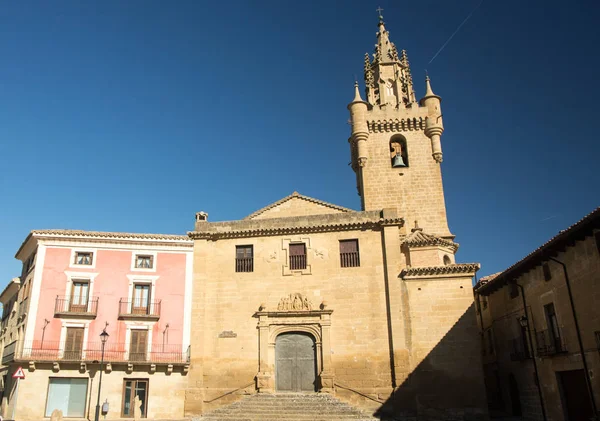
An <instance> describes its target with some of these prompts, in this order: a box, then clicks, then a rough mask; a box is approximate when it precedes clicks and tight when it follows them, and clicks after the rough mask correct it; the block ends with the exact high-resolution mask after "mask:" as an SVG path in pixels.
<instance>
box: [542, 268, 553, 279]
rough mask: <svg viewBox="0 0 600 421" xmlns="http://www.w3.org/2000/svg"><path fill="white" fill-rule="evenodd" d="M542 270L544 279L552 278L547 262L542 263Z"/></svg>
mask: <svg viewBox="0 0 600 421" xmlns="http://www.w3.org/2000/svg"><path fill="white" fill-rule="evenodd" d="M542 272H543V273H544V281H546V282H548V281H549V280H550V279H552V272H550V265H549V264H548V263H544V264H543V265H542Z"/></svg>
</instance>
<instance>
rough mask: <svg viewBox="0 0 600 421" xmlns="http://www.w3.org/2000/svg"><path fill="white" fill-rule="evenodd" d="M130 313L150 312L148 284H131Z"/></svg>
mask: <svg viewBox="0 0 600 421" xmlns="http://www.w3.org/2000/svg"><path fill="white" fill-rule="evenodd" d="M131 313H132V314H149V313H150V285H149V284H134V285H133V302H132V303H131Z"/></svg>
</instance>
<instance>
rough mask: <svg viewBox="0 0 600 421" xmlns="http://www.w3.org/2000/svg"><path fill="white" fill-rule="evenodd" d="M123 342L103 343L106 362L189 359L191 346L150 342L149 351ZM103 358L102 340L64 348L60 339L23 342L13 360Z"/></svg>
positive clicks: (88, 360) (179, 361)
mask: <svg viewBox="0 0 600 421" xmlns="http://www.w3.org/2000/svg"><path fill="white" fill-rule="evenodd" d="M125 349H126V348H125V344H124V343H110V342H107V343H106V344H105V346H104V361H105V362H107V363H123V362H133V363H150V364H160V363H164V364H187V363H189V361H190V347H189V346H188V347H185V348H184V347H183V346H182V345H179V344H175V345H171V344H166V345H162V344H152V345H151V346H150V350H148V349H147V347H144V349H143V350H132V349H130V350H129V351H126V350H125ZM101 358H102V343H101V342H92V343H88V344H82V345H81V346H79V347H72V348H71V349H65V344H64V343H63V344H61V342H60V341H44V342H42V341H39V340H36V341H26V342H25V343H23V347H22V348H21V350H20V352H19V353H18V356H17V358H16V360H19V361H53V362H54V361H64V362H94V361H96V362H97V361H100V359H101Z"/></svg>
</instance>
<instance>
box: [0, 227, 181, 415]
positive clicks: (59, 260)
mask: <svg viewBox="0 0 600 421" xmlns="http://www.w3.org/2000/svg"><path fill="white" fill-rule="evenodd" d="M16 257H17V258H18V259H20V260H21V261H23V263H24V266H23V274H22V276H21V287H20V288H21V290H22V291H21V292H20V294H19V303H18V305H19V312H18V314H19V317H22V318H23V319H24V320H22V322H23V323H22V326H23V328H22V329H20V330H19V332H18V335H17V336H18V338H16V342H17V344H16V345H13V347H15V348H16V352H15V353H14V360H13V361H3V362H4V363H5V365H10V366H14V368H15V369H16V368H17V367H18V366H22V367H23V369H24V370H25V373H26V376H25V379H24V380H21V381H20V383H21V385H20V386H19V388H17V387H16V382H15V381H13V382H11V381H10V379H9V380H8V381H7V382H6V383H7V384H5V392H4V397H3V405H2V407H3V412H4V413H3V415H4V416H5V417H8V418H11V419H16V418H18V419H25V420H27V419H40V418H43V417H48V416H50V414H51V413H52V411H53V410H55V409H60V410H62V411H63V415H64V416H65V417H76V418H93V417H94V411H95V407H96V400H97V393H98V383H99V381H98V378H99V376H98V373H99V369H100V361H101V360H102V352H103V349H104V371H103V374H104V377H103V378H102V389H101V404H102V403H104V402H106V403H107V404H108V405H107V406H108V410H107V411H106V414H105V415H106V418H112V419H114V418H128V417H133V416H134V403H136V405H135V406H137V407H138V408H139V411H140V415H141V416H142V417H147V418H180V417H183V401H184V394H185V388H186V385H187V379H186V377H185V376H186V374H187V370H188V367H189V352H190V350H189V343H190V338H189V335H190V323H191V319H190V316H191V293H192V259H193V243H192V241H191V240H190V239H189V238H188V237H186V236H179V235H162V234H128V233H108V232H86V231H71V230H43V231H32V232H31V233H30V234H29V236H28V237H27V238H26V239H25V241H24V242H23V244H22V246H21V247H20V249H19V251H18V252H17V255H16ZM104 330H106V333H108V335H109V336H108V339H107V340H106V342H105V344H104V347H103V344H102V341H101V336H100V335H101V333H102V332H103V331H104ZM9 345H10V344H9ZM9 372H11V370H10V369H9ZM136 397H137V399H136ZM104 409H107V408H106V406H105V407H104ZM135 411H137V409H135Z"/></svg>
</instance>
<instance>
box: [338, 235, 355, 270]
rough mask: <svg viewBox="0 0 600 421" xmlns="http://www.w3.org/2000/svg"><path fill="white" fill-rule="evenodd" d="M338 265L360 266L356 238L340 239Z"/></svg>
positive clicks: (344, 266) (346, 266) (347, 266)
mask: <svg viewBox="0 0 600 421" xmlns="http://www.w3.org/2000/svg"><path fill="white" fill-rule="evenodd" d="M340 265H341V267H343V268H351V267H358V266H360V258H359V255H358V240H340Z"/></svg>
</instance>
